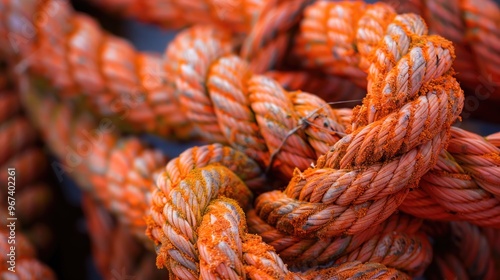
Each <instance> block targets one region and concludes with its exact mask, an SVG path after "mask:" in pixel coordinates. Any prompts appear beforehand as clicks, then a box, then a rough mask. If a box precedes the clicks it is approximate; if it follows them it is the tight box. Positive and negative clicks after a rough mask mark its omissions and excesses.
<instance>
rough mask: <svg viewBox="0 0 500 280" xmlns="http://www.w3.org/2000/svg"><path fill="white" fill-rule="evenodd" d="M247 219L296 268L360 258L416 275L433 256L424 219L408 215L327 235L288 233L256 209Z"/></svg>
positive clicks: (253, 228) (363, 260) (395, 216)
mask: <svg viewBox="0 0 500 280" xmlns="http://www.w3.org/2000/svg"><path fill="white" fill-rule="evenodd" d="M247 222H248V224H249V230H250V232H252V233H256V234H258V235H260V236H262V239H263V241H264V242H266V243H268V244H269V245H271V246H273V247H274V248H275V250H276V252H277V253H278V254H279V255H280V257H281V258H282V259H283V260H284V261H285V262H286V263H287V264H288V265H289V266H291V267H292V268H299V269H303V268H304V267H315V266H322V265H326V264H329V263H331V262H332V261H335V262H336V263H344V262H346V261H352V260H358V261H362V262H365V261H367V262H378V263H381V264H383V265H386V266H387V267H393V268H397V269H398V270H400V271H405V272H407V273H408V274H410V275H415V274H421V273H422V272H423V270H424V268H425V267H426V266H427V265H428V264H429V261H430V259H431V256H430V255H429V254H431V253H432V250H431V248H430V244H429V243H428V241H427V238H426V237H425V236H424V235H422V233H417V232H419V230H420V225H421V224H422V221H421V220H418V219H414V218H410V217H409V216H405V215H393V216H391V217H390V218H388V219H387V220H386V221H385V222H384V223H383V224H382V225H379V226H376V227H372V228H369V229H367V230H366V231H364V232H362V233H360V234H356V235H353V236H338V237H335V238H326V239H320V238H309V239H307V238H306V239H304V238H299V237H296V236H290V235H287V234H284V233H282V232H280V231H278V230H276V229H275V228H273V227H272V226H270V225H268V224H267V223H266V222H264V221H262V220H261V219H260V218H259V217H258V216H257V215H256V213H255V211H250V212H248V213H247ZM403 254H404V255H403Z"/></svg>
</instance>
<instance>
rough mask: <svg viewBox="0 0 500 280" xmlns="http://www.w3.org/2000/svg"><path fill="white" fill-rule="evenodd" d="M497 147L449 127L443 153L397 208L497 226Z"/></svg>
mask: <svg viewBox="0 0 500 280" xmlns="http://www.w3.org/2000/svg"><path fill="white" fill-rule="evenodd" d="M499 174H500V149H498V148H496V147H495V146H494V145H492V144H490V143H488V141H486V140H485V139H484V138H482V137H479V136H478V135H475V134H472V133H469V132H466V131H464V130H462V129H459V128H452V130H451V140H450V144H449V146H448V149H447V152H442V153H441V154H440V157H439V160H438V163H437V164H436V165H435V166H434V167H433V168H432V169H431V170H430V171H429V172H428V173H427V174H426V175H425V176H424V177H422V181H421V183H420V187H421V189H416V190H413V191H412V192H410V194H409V195H408V197H407V198H406V200H405V201H404V202H403V204H402V205H401V207H400V209H401V210H403V211H405V212H407V213H410V214H412V215H414V216H417V217H422V218H426V219H436V220H465V221H469V222H471V223H473V224H476V225H479V226H488V227H495V228H500V220H499V217H500V200H499V191H500V188H499V186H500V179H499V177H498V176H499Z"/></svg>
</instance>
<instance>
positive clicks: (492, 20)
mask: <svg viewBox="0 0 500 280" xmlns="http://www.w3.org/2000/svg"><path fill="white" fill-rule="evenodd" d="M385 2H387V3H389V4H393V5H394V6H395V8H396V9H397V11H398V12H400V13H407V12H414V13H417V14H420V15H422V17H424V19H425V21H426V23H427V24H428V25H429V31H430V33H433V34H439V35H441V36H443V37H445V38H447V39H449V40H451V41H453V43H454V44H455V49H456V54H457V57H459V58H460V59H458V60H457V61H456V63H455V64H454V65H453V66H454V68H455V70H457V72H458V78H459V80H460V81H461V82H463V84H464V86H466V87H469V88H471V89H475V90H477V86H478V85H481V87H486V86H487V89H484V91H486V90H487V91H488V92H489V95H490V96H488V98H493V99H496V100H499V98H500V89H499V87H498V85H499V83H500V67H499V66H498V65H499V63H500V54H499V53H500V33H499V29H500V21H499V20H498V19H499V18H500V8H499V7H498V4H497V3H495V1H491V0H480V1H479V0H467V1H459V0H453V1H445V0H439V1H421V0H412V1H408V2H410V3H411V4H412V5H413V6H411V5H400V4H399V2H398V3H397V4H396V3H395V2H394V1H390V0H387V1H385ZM480 77H482V78H480ZM481 79H482V80H481ZM485 82H486V84H485ZM475 93H476V94H477V91H476V92H475Z"/></svg>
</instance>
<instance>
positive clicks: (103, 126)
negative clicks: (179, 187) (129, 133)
mask: <svg viewBox="0 0 500 280" xmlns="http://www.w3.org/2000/svg"><path fill="white" fill-rule="evenodd" d="M21 85H23V88H22V90H21V93H22V99H23V104H24V105H25V106H26V107H27V108H28V109H29V113H30V114H31V116H30V117H31V119H32V120H33V122H34V123H35V125H36V126H37V128H38V129H40V130H41V132H42V136H43V138H44V139H45V141H46V143H47V144H48V146H49V147H50V149H51V150H52V151H53V152H54V153H55V155H56V156H57V157H58V158H59V159H60V160H61V163H52V168H53V169H54V171H55V173H56V175H57V176H58V178H59V180H63V179H64V176H65V175H71V177H72V178H74V179H75V180H76V182H77V183H78V185H79V186H81V187H83V188H84V190H86V191H89V192H90V193H91V194H92V195H93V196H94V197H95V198H96V199H98V200H99V201H100V202H102V203H104V205H105V206H106V207H107V209H109V210H110V211H111V212H112V213H114V214H115V215H116V216H117V217H118V219H119V220H120V221H121V222H122V223H123V224H125V225H126V226H127V227H129V229H130V230H131V232H132V233H133V234H135V235H136V236H137V237H138V238H140V239H141V240H142V241H144V243H145V244H149V242H146V241H147V238H146V237H145V235H144V232H145V228H146V221H145V218H144V217H145V214H146V213H148V212H149V207H150V200H151V192H152V189H153V184H154V179H155V175H154V174H155V172H156V171H157V170H159V168H160V167H161V166H163V165H165V163H166V158H165V156H164V155H163V154H162V153H161V152H160V151H158V150H155V149H151V148H149V147H148V146H147V145H144V144H143V143H142V142H141V141H140V140H138V139H137V138H134V137H127V138H125V137H120V135H119V134H118V133H117V130H116V128H115V127H114V126H113V124H112V123H111V122H110V121H109V120H108V119H102V120H101V121H99V122H98V121H96V120H95V119H94V118H93V117H92V116H90V115H89V114H88V113H87V112H80V111H79V110H77V109H75V107H74V106H72V104H69V103H57V101H55V100H54V99H53V98H51V97H50V96H47V97H45V98H42V97H41V96H40V93H38V92H36V91H37V90H39V89H34V88H33V87H32V86H33V85H32V84H31V81H29V80H26V79H23V82H22V83H21ZM54 128H56V129H54Z"/></svg>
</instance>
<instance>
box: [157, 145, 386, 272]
mask: <svg viewBox="0 0 500 280" xmlns="http://www.w3.org/2000/svg"><path fill="white" fill-rule="evenodd" d="M235 162H238V163H239V164H234V163H235ZM166 170H167V171H166V172H165V173H164V176H162V177H160V178H159V180H158V189H157V190H155V192H154V194H153V197H154V199H153V206H152V214H153V216H152V218H153V220H152V221H151V222H152V223H151V224H149V227H148V231H149V233H150V236H151V237H152V238H153V239H154V240H155V241H156V242H157V243H159V244H161V246H160V249H159V250H158V251H157V253H158V259H157V264H158V265H160V266H166V267H168V269H169V271H170V272H171V273H172V274H173V275H175V277H179V278H181V279H197V278H199V277H204V278H210V277H229V278H231V277H242V278H245V277H248V278H250V279H261V277H266V278H271V279H279V278H283V277H285V276H287V277H290V276H291V273H290V272H289V271H288V269H287V268H286V266H285V265H284V263H283V262H282V260H281V259H280V258H279V257H278V256H277V255H276V253H275V252H274V249H273V248H272V247H270V246H269V245H266V244H265V243H263V242H262V241H261V240H260V237H257V236H249V235H248V234H246V222H245V220H244V219H243V215H244V214H243V212H242V209H241V208H240V207H239V206H241V207H243V209H245V208H247V207H248V206H249V199H248V198H249V196H250V194H251V193H250V190H249V189H248V188H247V185H249V186H253V185H254V184H255V183H256V182H257V181H256V180H260V179H259V178H260V177H256V175H258V174H259V173H261V172H259V168H258V166H257V164H256V163H255V162H253V161H252V160H251V159H249V158H248V157H246V156H244V155H243V154H241V153H237V152H235V151H232V150H231V149H229V148H224V147H221V146H219V145H210V146H203V147H195V148H192V149H189V150H187V151H185V152H183V153H182V154H181V155H180V156H179V158H176V159H174V160H172V161H171V162H169V164H168V165H167V167H166ZM242 171H247V172H242ZM248 171H249V172H248ZM252 174H255V175H252ZM240 178H241V179H240ZM228 198H232V199H236V200H237V201H234V200H232V199H228ZM238 205H239V206H238ZM158 211H160V212H158ZM344 265H347V264H344ZM335 269H336V268H332V269H325V270H324V271H322V272H319V273H322V275H327V274H328V273H329V272H328V271H329V270H332V271H335ZM332 273H334V272H332ZM391 273H394V272H391ZM313 274H314V273H313ZM301 277H305V278H309V277H308V276H307V274H306V275H302V276H301Z"/></svg>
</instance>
